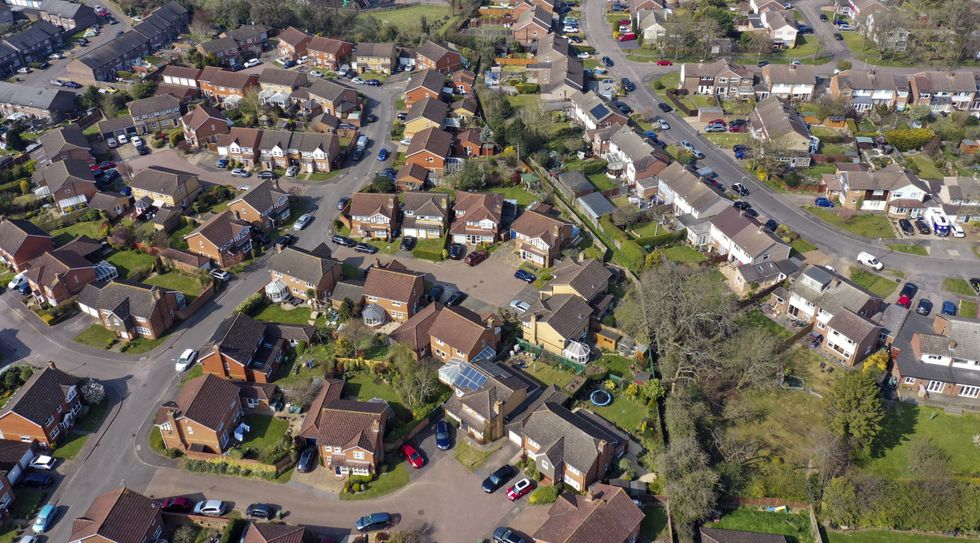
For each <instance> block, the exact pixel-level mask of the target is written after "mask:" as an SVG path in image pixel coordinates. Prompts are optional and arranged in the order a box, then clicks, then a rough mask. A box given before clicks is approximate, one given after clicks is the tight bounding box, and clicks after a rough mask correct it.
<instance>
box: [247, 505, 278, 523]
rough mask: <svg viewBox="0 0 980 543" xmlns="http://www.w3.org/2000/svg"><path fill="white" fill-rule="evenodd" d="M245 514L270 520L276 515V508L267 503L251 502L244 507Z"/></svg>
mask: <svg viewBox="0 0 980 543" xmlns="http://www.w3.org/2000/svg"><path fill="white" fill-rule="evenodd" d="M245 514H246V515H248V516H249V517H251V518H260V519H264V520H271V519H273V518H275V516H276V508H275V506H273V505H271V504H268V503H253V504H252V505H249V506H248V508H247V509H245Z"/></svg>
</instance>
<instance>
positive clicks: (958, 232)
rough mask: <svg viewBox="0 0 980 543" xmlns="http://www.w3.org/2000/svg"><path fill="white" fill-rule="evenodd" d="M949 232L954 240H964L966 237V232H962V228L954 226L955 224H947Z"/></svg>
mask: <svg viewBox="0 0 980 543" xmlns="http://www.w3.org/2000/svg"><path fill="white" fill-rule="evenodd" d="M949 232H950V233H951V234H953V237H954V238H965V237H966V232H964V231H963V227H962V226H960V225H958V224H956V223H950V224H949Z"/></svg>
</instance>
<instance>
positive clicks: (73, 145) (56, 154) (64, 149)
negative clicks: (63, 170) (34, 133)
mask: <svg viewBox="0 0 980 543" xmlns="http://www.w3.org/2000/svg"><path fill="white" fill-rule="evenodd" d="M37 141H38V143H40V144H41V155H42V156H39V157H38V158H37V161H38V162H41V163H48V162H58V161H61V160H65V159H66V158H74V159H77V160H92V146H91V145H90V144H89V142H88V138H86V137H85V134H83V133H82V127H81V126H79V125H77V124H69V125H67V126H62V127H58V128H55V129H54V130H49V131H47V132H45V133H44V134H43V135H42V136H41V137H40V138H38V140H37Z"/></svg>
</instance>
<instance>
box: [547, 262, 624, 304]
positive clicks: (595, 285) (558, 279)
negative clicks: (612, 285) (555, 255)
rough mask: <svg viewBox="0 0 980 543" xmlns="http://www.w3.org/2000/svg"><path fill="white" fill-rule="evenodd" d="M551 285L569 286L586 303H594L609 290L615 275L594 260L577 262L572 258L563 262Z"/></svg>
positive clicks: (555, 272)
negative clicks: (593, 300) (596, 298)
mask: <svg viewBox="0 0 980 543" xmlns="http://www.w3.org/2000/svg"><path fill="white" fill-rule="evenodd" d="M554 276H555V277H554V279H553V280H552V281H551V285H552V286H554V285H568V286H569V287H571V288H572V289H573V290H574V291H575V292H577V293H579V295H580V296H582V297H583V298H584V299H585V300H586V301H592V299H594V298H595V297H596V296H598V295H599V294H602V293H603V292H605V291H606V289H608V288H609V280H610V279H612V276H613V273H612V272H611V271H609V269H608V268H606V267H605V266H604V265H603V264H602V262H599V261H598V260H596V259H594V258H590V259H588V260H584V261H582V262H576V261H575V260H574V259H572V258H566V259H564V260H562V262H561V264H559V265H558V266H557V267H556V268H555V271H554Z"/></svg>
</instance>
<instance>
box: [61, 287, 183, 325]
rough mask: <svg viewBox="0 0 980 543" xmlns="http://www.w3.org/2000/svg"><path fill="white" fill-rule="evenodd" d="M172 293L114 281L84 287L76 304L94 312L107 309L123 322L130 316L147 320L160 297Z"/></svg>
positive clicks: (166, 290)
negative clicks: (94, 310) (89, 308)
mask: <svg viewBox="0 0 980 543" xmlns="http://www.w3.org/2000/svg"><path fill="white" fill-rule="evenodd" d="M173 292H174V291H173V290H170V289H168V288H163V287H157V286H150V285H144V284H143V283H133V282H130V281H125V280H122V279H116V280H114V281H112V282H109V283H103V284H92V283H90V284H88V285H85V287H84V288H83V289H82V291H81V292H80V293H79V294H78V303H79V304H80V305H84V306H88V307H91V308H93V309H96V310H101V309H108V310H109V311H112V313H113V314H114V315H116V316H117V317H119V318H120V319H121V320H124V321H125V320H126V319H128V318H129V317H130V316H133V317H143V318H146V319H149V318H150V316H151V315H152V314H153V311H154V310H155V309H156V308H157V305H158V304H159V303H160V299H161V297H162V296H163V295H165V294H167V293H173Z"/></svg>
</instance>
